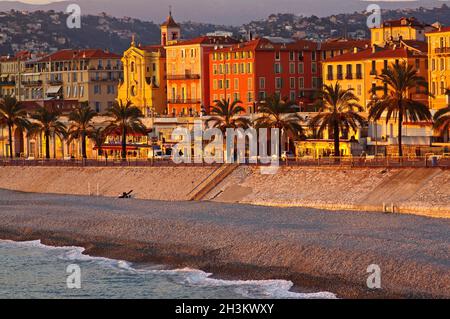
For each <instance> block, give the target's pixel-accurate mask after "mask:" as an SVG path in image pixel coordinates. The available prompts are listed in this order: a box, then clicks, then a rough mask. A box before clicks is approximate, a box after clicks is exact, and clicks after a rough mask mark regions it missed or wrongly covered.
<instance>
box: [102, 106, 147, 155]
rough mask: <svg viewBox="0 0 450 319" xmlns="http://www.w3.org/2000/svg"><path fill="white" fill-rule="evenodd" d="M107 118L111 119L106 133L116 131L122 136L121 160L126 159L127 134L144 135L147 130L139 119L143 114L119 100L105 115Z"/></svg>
mask: <svg viewBox="0 0 450 319" xmlns="http://www.w3.org/2000/svg"><path fill="white" fill-rule="evenodd" d="M106 115H107V116H110V117H112V120H111V121H110V123H109V125H108V126H107V131H108V132H114V131H117V132H119V133H120V134H121V136H122V159H123V160H126V159H127V134H128V133H142V134H146V132H147V128H146V127H145V125H144V124H143V123H142V121H141V118H142V117H143V114H142V112H141V110H140V109H139V108H137V107H135V106H133V104H132V103H131V102H130V101H128V102H127V103H126V104H123V102H122V101H121V100H119V101H118V102H116V103H114V104H113V105H112V106H111V107H110V108H109V109H108V112H107V113H106Z"/></svg>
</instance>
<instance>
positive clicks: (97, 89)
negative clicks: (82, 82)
mask: <svg viewBox="0 0 450 319" xmlns="http://www.w3.org/2000/svg"><path fill="white" fill-rule="evenodd" d="M94 94H102V86H101V85H98V84H97V85H94Z"/></svg>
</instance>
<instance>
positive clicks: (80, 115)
mask: <svg viewBox="0 0 450 319" xmlns="http://www.w3.org/2000/svg"><path fill="white" fill-rule="evenodd" d="M96 116H97V112H95V111H94V110H93V109H91V108H90V107H89V105H88V104H87V103H82V104H81V105H80V106H79V107H77V108H76V109H75V110H73V111H72V112H71V113H70V114H69V121H70V122H71V124H70V126H69V135H70V136H71V137H72V138H73V139H76V138H80V139H81V155H82V157H83V158H87V154H86V138H87V137H88V135H89V133H90V132H91V131H92V130H93V129H94V126H93V125H92V120H93V119H94V117H96Z"/></svg>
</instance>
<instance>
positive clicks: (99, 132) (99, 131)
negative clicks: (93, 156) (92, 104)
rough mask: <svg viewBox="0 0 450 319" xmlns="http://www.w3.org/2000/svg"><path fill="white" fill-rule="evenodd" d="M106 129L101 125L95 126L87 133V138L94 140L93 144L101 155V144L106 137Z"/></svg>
mask: <svg viewBox="0 0 450 319" xmlns="http://www.w3.org/2000/svg"><path fill="white" fill-rule="evenodd" d="M107 133H108V132H107V130H106V129H105V128H103V127H97V128H95V129H94V130H92V131H91V132H90V133H89V138H90V139H91V140H92V141H93V142H94V146H95V147H97V149H98V155H99V156H102V155H103V145H104V144H105V142H106V138H107V137H108V134H107Z"/></svg>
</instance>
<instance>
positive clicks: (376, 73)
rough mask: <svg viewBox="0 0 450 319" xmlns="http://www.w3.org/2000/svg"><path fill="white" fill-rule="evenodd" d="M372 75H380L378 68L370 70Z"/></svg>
mask: <svg viewBox="0 0 450 319" xmlns="http://www.w3.org/2000/svg"><path fill="white" fill-rule="evenodd" d="M370 75H378V72H377V70H371V71H370Z"/></svg>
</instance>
